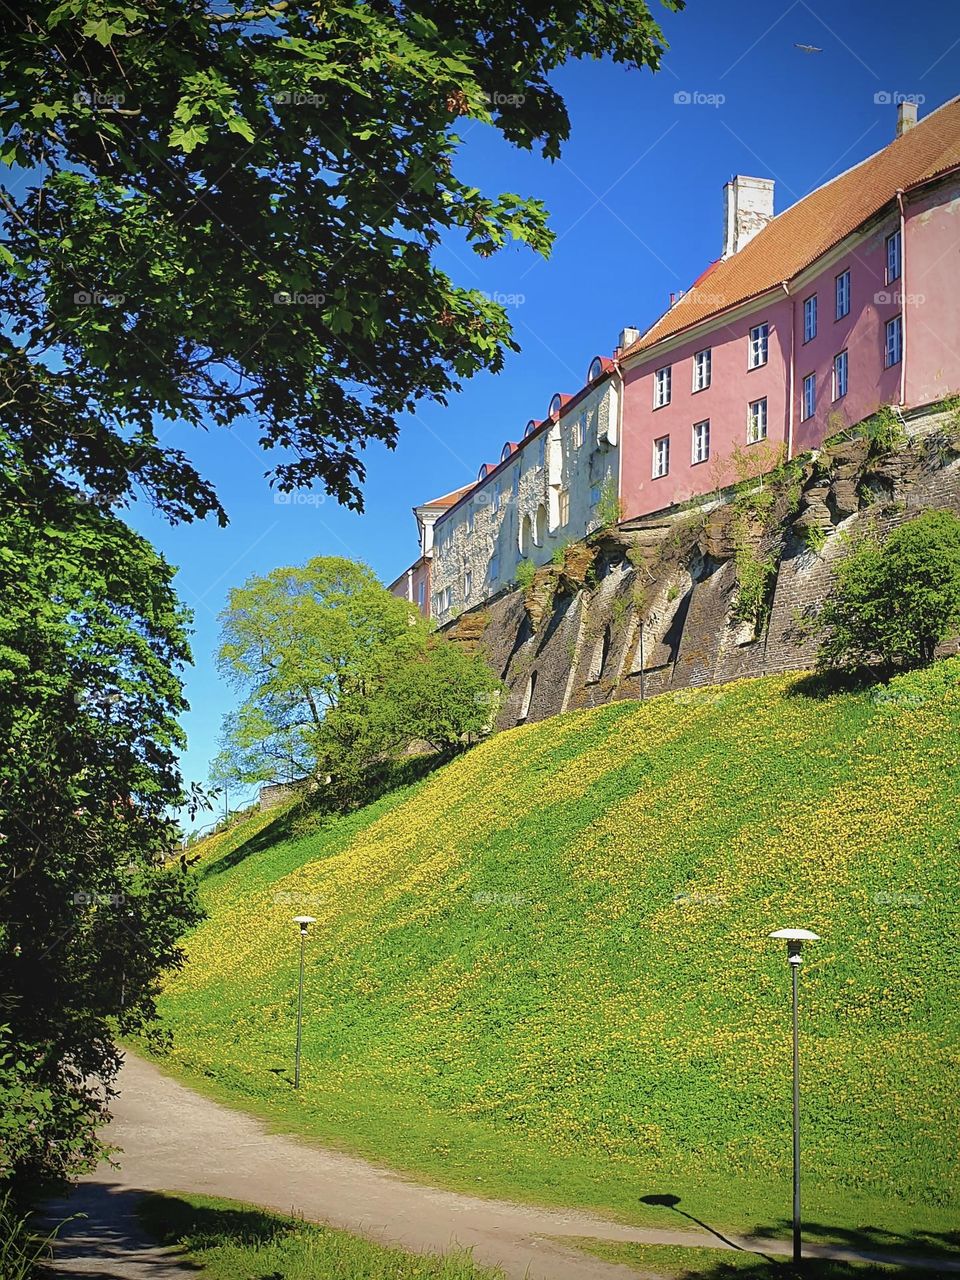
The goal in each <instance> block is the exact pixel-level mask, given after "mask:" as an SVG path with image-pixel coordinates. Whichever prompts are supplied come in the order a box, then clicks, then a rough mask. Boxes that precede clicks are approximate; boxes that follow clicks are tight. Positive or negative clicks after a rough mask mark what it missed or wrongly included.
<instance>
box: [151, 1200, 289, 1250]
mask: <svg viewBox="0 0 960 1280" xmlns="http://www.w3.org/2000/svg"><path fill="white" fill-rule="evenodd" d="M138 1214H139V1217H140V1221H141V1222H142V1223H143V1225H144V1227H145V1228H146V1229H147V1231H149V1232H150V1234H151V1235H152V1236H154V1237H155V1238H156V1239H157V1240H159V1241H160V1243H161V1244H165V1245H168V1244H180V1243H182V1242H183V1241H186V1240H188V1241H189V1243H190V1249H191V1250H192V1251H195V1252H199V1251H200V1250H202V1249H213V1248H216V1247H217V1246H218V1245H225V1244H234V1245H244V1246H252V1247H256V1246H258V1245H263V1244H266V1243H268V1242H269V1241H272V1240H277V1239H279V1238H280V1237H282V1236H288V1235H295V1234H297V1232H298V1231H299V1230H300V1229H301V1227H302V1223H300V1222H298V1221H296V1220H290V1221H286V1220H284V1219H283V1218H278V1217H277V1216H276V1215H275V1214H272V1213H266V1212H264V1211H262V1210H260V1209H257V1208H255V1207H254V1206H247V1205H238V1206H237V1207H235V1208H234V1207H230V1208H228V1207H226V1206H223V1207H221V1206H219V1205H218V1206H216V1207H211V1206H207V1205H192V1204H189V1203H188V1202H187V1201H186V1200H181V1199H179V1198H178V1197H177V1196H175V1195H147V1196H144V1197H143V1199H142V1200H141V1201H140V1204H139V1206H138Z"/></svg>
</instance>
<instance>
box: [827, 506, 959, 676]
mask: <svg viewBox="0 0 960 1280" xmlns="http://www.w3.org/2000/svg"><path fill="white" fill-rule="evenodd" d="M821 622H822V624H823V626H824V627H825V628H826V631H827V638H826V640H825V641H824V644H823V646H822V648H821V652H820V663H821V665H822V666H826V667H848V668H855V667H862V666H868V665H872V664H876V663H880V664H881V665H882V666H884V667H885V668H887V669H888V670H893V669H896V668H902V667H917V666H923V665H925V664H926V663H929V662H932V660H933V656H934V652H935V650H936V647H937V645H938V644H939V643H940V642H941V641H942V640H945V639H946V638H947V637H949V636H952V635H954V634H956V632H957V631H958V630H960V519H958V518H957V517H956V516H955V515H953V514H952V513H951V512H949V511H925V512H924V513H923V514H922V515H920V516H917V517H916V519H914V520H908V521H907V522H906V523H905V524H902V525H900V527H899V528H898V529H895V530H894V532H893V533H891V534H890V536H889V537H888V538H887V539H886V541H885V542H882V541H880V539H879V538H877V537H874V536H869V537H864V538H862V539H861V540H860V541H858V542H857V543H856V545H855V546H854V548H853V549H852V551H851V552H850V553H849V554H848V555H847V556H845V557H844V558H843V559H842V560H841V561H840V562H839V563H838V565H837V571H836V584H835V587H834V589H833V591H832V593H831V595H830V597H829V598H828V600H827V602H826V604H825V606H824V608H823V611H822V613H821Z"/></svg>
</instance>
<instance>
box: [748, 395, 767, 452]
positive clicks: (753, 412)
mask: <svg viewBox="0 0 960 1280" xmlns="http://www.w3.org/2000/svg"><path fill="white" fill-rule="evenodd" d="M766 438H767V397H766V396H764V397H763V399H762V400H751V401H750V404H749V405H748V406H747V444H757V443H758V441H760V440H766Z"/></svg>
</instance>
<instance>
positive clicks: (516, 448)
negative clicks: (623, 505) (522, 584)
mask: <svg viewBox="0 0 960 1280" xmlns="http://www.w3.org/2000/svg"><path fill="white" fill-rule="evenodd" d="M621 407H622V384H621V376H620V373H619V370H618V368H617V367H616V366H615V365H614V362H613V361H612V360H609V359H607V358H606V357H601V356H598V357H596V358H595V359H594V360H593V361H592V362H591V365H590V369H589V371H588V378H587V383H586V385H585V386H584V387H583V389H582V390H581V391H579V392H578V393H577V394H576V395H574V396H564V395H561V394H559V393H558V394H557V395H555V396H554V397H553V399H552V400H551V402H550V406H549V410H548V413H547V417H546V418H545V419H543V420H542V421H537V420H535V419H532V420H531V421H530V422H529V423H528V424H527V427H526V430H525V431H524V434H523V439H522V440H520V441H518V442H514V441H508V442H507V443H506V444H504V446H503V449H502V451H501V455H500V461H499V462H497V463H485V464H484V465H483V466H482V467H481V468H480V473H479V476H478V480H477V484H476V486H475V487H474V488H473V489H472V490H471V491H470V493H469V494H468V495H467V496H466V497H464V498H463V499H461V501H459V502H458V503H456V504H455V505H454V506H453V507H451V508H450V509H449V510H447V511H445V512H444V513H443V514H442V515H441V516H440V517H439V518H438V519H437V522H436V524H435V526H434V556H433V566H432V573H431V579H432V581H431V587H432V592H433V598H432V602H431V614H432V616H433V617H434V618H435V619H436V620H437V622H438V623H439V624H440V625H441V626H442V625H443V624H444V623H445V622H450V621H451V620H452V619H453V618H455V617H456V616H457V615H458V614H459V613H462V612H463V611H464V610H465V609H471V608H473V607H474V606H476V605H478V604H481V603H482V602H483V601H484V600H487V599H489V598H490V597H491V596H493V595H495V594H496V593H497V592H498V591H500V590H502V589H503V588H505V587H508V586H509V585H510V584H511V583H513V582H515V581H516V579H517V571H518V567H519V565H520V562H521V561H523V560H530V561H532V562H533V563H534V564H535V565H541V564H545V563H546V562H547V561H549V560H550V559H551V558H552V556H553V555H554V554H555V552H556V551H557V548H558V547H562V546H563V545H564V544H566V543H568V542H576V541H578V540H579V539H581V538H584V537H586V535H587V534H588V533H591V532H593V530H595V529H597V528H599V527H600V525H601V524H602V523H604V521H607V522H609V520H610V519H611V516H612V517H613V518H616V511H617V505H616V504H617V502H618V495H619V466H620V421H621Z"/></svg>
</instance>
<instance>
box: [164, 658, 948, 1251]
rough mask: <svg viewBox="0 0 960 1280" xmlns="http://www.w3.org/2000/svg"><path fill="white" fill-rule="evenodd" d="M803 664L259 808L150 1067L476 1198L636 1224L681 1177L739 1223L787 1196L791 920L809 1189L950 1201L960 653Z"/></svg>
mask: <svg viewBox="0 0 960 1280" xmlns="http://www.w3.org/2000/svg"><path fill="white" fill-rule="evenodd" d="M801 689H802V685H801V684H799V683H798V682H797V680H796V679H795V678H792V677H772V678H767V679H762V680H755V681H742V682H740V683H737V684H732V685H727V686H723V687H720V688H712V689H704V690H699V691H686V692H684V693H678V694H669V695H664V696H663V697H659V698H656V699H653V700H651V701H649V702H647V703H644V704H637V703H618V704H615V705H611V706H607V707H603V708H599V709H596V710H592V711H584V712H574V713H571V714H569V715H566V716H562V717H559V718H557V719H553V720H549V721H546V722H543V723H539V724H535V725H531V726H528V727H526V728H520V729H516V730H513V731H510V732H508V733H504V734H501V735H499V736H497V737H495V738H493V739H491V740H490V741H488V742H486V743H485V744H483V745H481V746H479V747H477V748H475V749H474V750H473V751H471V752H470V753H468V754H467V755H466V756H464V757H462V758H460V759H458V760H456V761H454V762H453V763H452V764H450V765H448V766H446V767H445V768H443V769H442V770H440V771H438V772H437V773H436V774H434V775H432V776H431V777H429V778H428V779H427V780H426V781H424V782H421V783H419V784H417V785H416V786H414V787H412V788H409V789H408V790H406V791H402V792H397V793H394V794H393V795H391V796H388V797H386V798H385V799H383V800H381V801H379V802H378V803H377V804H375V805H372V806H370V807H369V808H368V809H366V810H363V811H361V812H359V813H357V814H354V815H351V816H350V817H348V818H345V819H339V820H335V821H330V822H329V823H328V824H327V825H326V826H324V827H323V828H322V829H320V830H317V831H314V832H313V833H312V834H305V835H300V836H297V835H296V834H294V833H291V831H290V829H289V822H287V820H286V819H284V818H281V819H271V815H258V816H257V817H256V818H254V819H251V821H250V822H249V823H247V824H245V825H244V826H243V827H241V828H239V829H237V830H235V831H234V832H231V833H226V834H225V835H223V836H220V837H218V838H217V839H216V840H214V841H211V842H209V843H208V845H207V846H206V847H205V855H204V859H203V862H202V864H201V874H202V876H203V894H204V899H205V904H206V907H207V910H208V912H209V913H210V914H209V919H208V920H207V921H206V922H205V923H204V924H202V925H201V926H200V927H199V928H198V929H197V930H196V931H195V932H194V934H193V935H192V937H191V938H190V940H189V946H188V950H189V963H188V964H187V966H186V967H185V969H184V970H183V971H182V972H181V973H180V974H179V975H177V976H176V977H175V978H174V979H173V980H172V981H171V982H170V983H169V985H168V988H167V990H166V992H165V995H164V997H163V1000H162V1011H163V1013H164V1015H165V1017H166V1018H167V1020H168V1022H169V1023H170V1024H171V1025H172V1028H173V1031H174V1037H175V1048H174V1051H173V1053H172V1055H171V1058H170V1062H171V1064H172V1065H173V1066H174V1068H175V1069H178V1070H180V1071H181V1072H182V1073H183V1074H186V1075H187V1076H188V1077H190V1078H193V1079H194V1080H197V1079H201V1080H202V1079H205V1080H206V1081H207V1082H208V1084H209V1086H210V1087H211V1088H213V1090H214V1091H215V1092H218V1093H220V1094H221V1095H222V1096H226V1097H229V1098H232V1099H234V1100H238V1101H240V1102H241V1103H242V1104H244V1105H249V1106H252V1107H254V1108H256V1109H259V1110H261V1111H264V1112H265V1113H266V1114H268V1115H272V1116H274V1117H275V1119H276V1120H277V1122H278V1123H280V1124H283V1125H287V1126H290V1125H295V1126H296V1127H297V1128H298V1129H300V1130H301V1131H307V1132H312V1133H315V1134H319V1135H322V1136H323V1137H324V1138H326V1139H327V1140H328V1141H341V1142H342V1143H344V1144H347V1145H350V1146H352V1147H354V1148H355V1149H359V1150H361V1151H365V1152H368V1153H370V1154H374V1155H380V1156H383V1157H384V1158H387V1159H389V1160H391V1161H394V1162H397V1163H399V1164H401V1165H403V1166H405V1167H407V1168H410V1169H414V1170H420V1171H423V1172H425V1173H427V1174H430V1175H431V1176H434V1177H439V1178H443V1179H446V1180H447V1181H449V1182H452V1183H459V1184H462V1185H469V1186H471V1187H472V1188H473V1189H474V1190H478V1189H485V1188H489V1189H491V1190H497V1191H503V1190H509V1191H512V1192H513V1193H514V1194H525V1195H528V1196H540V1197H544V1198H552V1199H568V1200H569V1199H572V1198H576V1200H577V1202H578V1203H580V1204H588V1203H589V1204H595V1205H604V1206H607V1207H610V1208H613V1209H616V1210H619V1211H621V1212H624V1213H627V1214H630V1215H632V1216H637V1215H638V1214H642V1213H644V1212H645V1211H644V1210H643V1209H642V1207H640V1206H638V1204H637V1200H638V1197H639V1196H641V1195H643V1194H645V1193H647V1194H650V1193H665V1192H674V1193H678V1194H681V1195H682V1196H683V1197H684V1205H685V1207H687V1208H688V1209H689V1210H690V1211H691V1212H693V1211H696V1210H699V1212H701V1213H708V1212H712V1213H713V1214H714V1221H715V1222H716V1221H717V1220H719V1221H722V1222H726V1223H727V1224H728V1225H746V1226H753V1225H756V1223H757V1221H758V1218H763V1217H764V1215H766V1216H767V1217H770V1218H772V1217H773V1216H774V1215H775V1214H776V1213H777V1212H778V1211H779V1210H780V1209H781V1208H782V1207H783V1206H784V1205H785V1204H786V1203H788V1201H787V1199H786V1195H788V1192H787V1193H785V1187H786V1185H787V1183H788V1179H789V1065H790V1063H789V974H788V969H787V966H786V964H785V957H784V955H783V954H782V952H781V949H780V947H779V946H778V945H776V944H774V943H771V942H769V941H768V940H767V939H766V934H767V933H768V931H769V930H771V929H774V928H776V927H779V926H782V925H787V924H796V925H802V926H806V927H809V928H813V929H815V930H816V931H817V932H818V933H820V934H821V935H822V939H823V940H822V941H821V942H820V943H818V944H816V945H815V946H812V947H810V948H809V949H808V952H807V959H806V961H805V964H804V968H803V973H802V999H803V1029H802V1034H803V1040H804V1048H803V1054H804V1059H803V1060H804V1094H805V1099H804V1104H805V1132H804V1148H805V1160H806V1162H807V1167H808V1168H809V1169H810V1170H811V1171H812V1173H811V1177H810V1184H811V1185H810V1190H809V1196H808V1201H809V1204H810V1205H811V1212H812V1213H813V1214H815V1215H816V1214H820V1215H821V1217H823V1219H824V1221H828V1220H829V1221H833V1222H837V1223H839V1222H841V1221H842V1220H849V1221H850V1222H853V1221H865V1220H866V1218H865V1216H864V1215H869V1214H870V1213H872V1212H873V1211H874V1209H875V1208H876V1207H877V1206H878V1205H880V1204H881V1203H892V1202H893V1201H892V1198H893V1197H899V1198H900V1200H901V1201H902V1202H903V1203H904V1205H908V1204H911V1203H912V1204H913V1205H914V1206H917V1207H916V1208H914V1209H910V1210H909V1211H908V1212H906V1213H905V1216H904V1215H902V1216H901V1218H900V1221H902V1222H909V1223H911V1224H916V1223H919V1222H920V1221H921V1220H923V1221H924V1222H927V1223H928V1224H929V1223H932V1222H934V1221H937V1222H940V1221H946V1217H947V1211H948V1206H949V1205H951V1204H955V1202H956V1200H957V1192H958V1172H957V1161H956V1149H957V1132H958V1116H960V1105H958V1101H957V1088H956V1085H957V1069H958V1065H960V1048H958V1046H960V1035H958V1014H957V1010H958V1008H960V982H958V960H960V944H958V940H957V934H956V927H957V914H956V910H957V905H958V903H960V857H958V837H960V732H958V730H960V659H951V660H950V661H948V662H944V663H941V664H939V665H938V666H936V667H934V668H933V669H931V670H929V671H926V672H923V673H919V674H916V675H913V676H909V677H902V678H900V679H899V680H896V681H894V682H893V683H892V684H891V685H890V686H888V687H887V688H886V689H884V690H881V691H879V692H877V693H871V692H870V691H867V692H862V693H856V694H835V695H833V696H830V697H825V698H816V697H812V696H808V695H806V694H804V693H803V692H801ZM301 912H306V913H308V914H310V915H313V916H315V917H317V924H316V925H315V926H313V929H312V931H311V935H310V939H309V943H308V952H307V954H308V966H307V979H306V999H305V1025H304V1062H305V1067H304V1086H303V1088H302V1089H301V1091H300V1094H299V1095H293V1094H292V1090H291V1089H290V1083H289V1073H290V1066H291V1056H292V1053H291V1050H292V1038H293V1032H294V1014H295V1000H296V965H297V958H298V940H297V931H296V927H295V926H294V925H293V924H292V923H291V917H292V916H293V915H295V914H299V913H301ZM937 1206H942V1213H941V1212H940V1211H938V1210H937ZM659 1212H661V1213H662V1212H663V1210H659ZM827 1214H830V1215H831V1217H830V1218H829V1219H827V1218H826V1215H827ZM844 1215H846V1218H845V1216H844ZM924 1215H926V1217H924ZM931 1215H932V1216H931ZM781 1216H782V1215H781ZM768 1225H773V1224H772V1223H770V1224H768Z"/></svg>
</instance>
